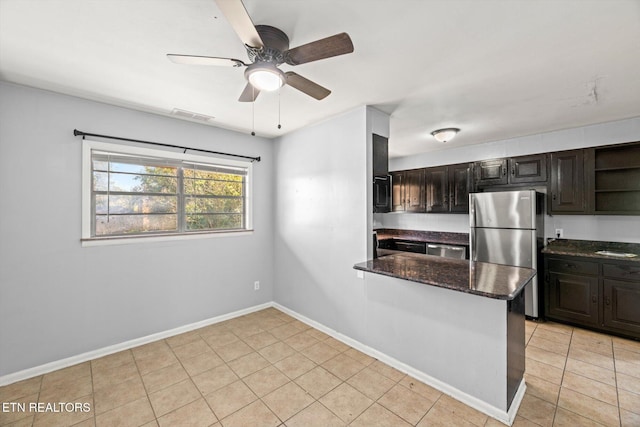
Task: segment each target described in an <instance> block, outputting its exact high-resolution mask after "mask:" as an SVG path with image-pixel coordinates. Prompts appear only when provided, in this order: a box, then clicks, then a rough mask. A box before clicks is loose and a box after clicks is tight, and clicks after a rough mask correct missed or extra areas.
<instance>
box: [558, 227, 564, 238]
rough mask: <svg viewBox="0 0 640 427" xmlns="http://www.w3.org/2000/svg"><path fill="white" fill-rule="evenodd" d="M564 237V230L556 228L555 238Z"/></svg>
mask: <svg viewBox="0 0 640 427" xmlns="http://www.w3.org/2000/svg"><path fill="white" fill-rule="evenodd" d="M563 237H564V230H563V229H562V228H556V238H557V239H561V238H563Z"/></svg>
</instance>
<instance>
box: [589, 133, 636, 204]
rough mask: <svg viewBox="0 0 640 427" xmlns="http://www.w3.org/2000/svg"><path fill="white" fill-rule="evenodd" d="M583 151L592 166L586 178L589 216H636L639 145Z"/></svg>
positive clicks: (614, 146) (632, 144)
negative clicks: (591, 171) (587, 182)
mask: <svg viewBox="0 0 640 427" xmlns="http://www.w3.org/2000/svg"><path fill="white" fill-rule="evenodd" d="M585 151H586V153H587V158H588V160H589V163H591V162H593V173H588V174H587V176H588V178H589V186H590V188H592V189H593V191H590V192H589V193H590V195H591V199H590V200H589V204H590V206H592V207H593V213H595V214H605V215H607V214H616V215H639V214H640V142H636V143H631V144H624V145H613V146H608V147H596V148H591V149H587V150H585ZM590 166H591V164H589V167H588V169H589V170H590V169H591V167H590Z"/></svg>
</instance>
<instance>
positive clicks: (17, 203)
mask: <svg viewBox="0 0 640 427" xmlns="http://www.w3.org/2000/svg"><path fill="white" fill-rule="evenodd" d="M0 121H1V123H2V125H1V126H0V195H1V196H2V197H1V199H0V200H1V203H2V207H1V210H0V316H1V317H0V347H1V352H0V376H2V375H6V374H9V373H13V372H16V371H19V370H22V369H26V368H31V367H34V366H38V365H41V364H44V363H47V362H52V361H56V360H60V359H63V358H66V357H70V356H75V355H78V354H81V353H83V352H87V351H91V350H96V349H99V348H102V347H105V346H109V345H113V344H118V343H121V342H124V341H127V340H130V339H135V338H139V337H143V336H146V335H149V334H152V333H157V332H162V331H165V330H168V329H172V328H176V327H179V326H183V325H186V324H189V323H193V322H197V321H201V320H205V319H208V318H211V317H214V316H218V315H221V314H226V313H229V312H232V311H235V310H239V309H243V308H247V307H251V306H253V305H257V304H261V303H265V302H269V301H272V300H273V274H274V272H273V265H274V258H273V255H272V248H273V236H274V234H273V227H272V225H273V200H272V199H273V193H272V184H273V181H272V177H273V155H272V142H271V141H269V140H266V139H263V138H259V137H251V136H249V135H243V134H240V133H236V132H231V131H226V130H223V129H219V128H214V127H211V126H204V125H200V124H197V123H190V122H186V121H182V120H176V119H172V118H169V117H162V116H157V115H152V114H146V113H142V112H136V111H132V110H128V109H124V108H119V107H113V106H109V105H106V104H101V103H97V102H92V101H86V100H82V99H78V98H73V97H68V96H63V95H59V94H54V93H51V92H46V91H41V90H36V89H31V88H26V87H22V86H16V85H11V84H7V83H4V82H2V83H0ZM74 128H77V129H80V130H83V131H86V132H91V133H99V134H110V135H117V136H124V137H128V138H134V139H142V140H151V141H159V142H165V143H170V144H177V145H185V146H191V147H196V148H203V149H210V150H217V151H226V152H232V153H238V154H246V155H255V156H261V157H262V161H261V162H259V163H256V164H255V167H254V172H255V185H254V191H255V204H254V228H255V232H254V233H253V234H252V235H248V236H240V237H223V238H212V239H200V240H181V241H170V242H155V243H153V242H148V243H136V244H130V245H117V246H100V247H85V248H83V247H81V245H80V234H81V224H80V218H81V206H80V203H81V157H80V153H81V142H80V139H79V138H77V137H74V136H73V135H72V131H73V129H74ZM359 243H360V245H361V246H362V240H360V242H359ZM255 280H260V283H261V290H260V291H257V292H256V291H254V290H253V282H254V281H255Z"/></svg>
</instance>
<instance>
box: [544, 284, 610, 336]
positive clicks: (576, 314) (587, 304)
mask: <svg viewBox="0 0 640 427" xmlns="http://www.w3.org/2000/svg"><path fill="white" fill-rule="evenodd" d="M548 298H549V299H548V301H549V311H548V316H549V317H550V318H557V319H559V320H567V321H570V322H574V323H578V324H582V325H589V326H597V325H598V278H597V277H589V276H579V275H569V274H559V273H550V274H549V296H548Z"/></svg>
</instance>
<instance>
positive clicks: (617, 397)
mask: <svg viewBox="0 0 640 427" xmlns="http://www.w3.org/2000/svg"><path fill="white" fill-rule="evenodd" d="M611 358H612V359H613V377H614V379H615V382H616V401H617V403H618V425H619V426H622V411H621V410H620V393H619V391H618V369H617V368H616V349H615V346H614V345H613V340H611Z"/></svg>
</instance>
